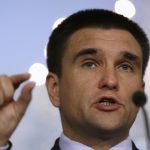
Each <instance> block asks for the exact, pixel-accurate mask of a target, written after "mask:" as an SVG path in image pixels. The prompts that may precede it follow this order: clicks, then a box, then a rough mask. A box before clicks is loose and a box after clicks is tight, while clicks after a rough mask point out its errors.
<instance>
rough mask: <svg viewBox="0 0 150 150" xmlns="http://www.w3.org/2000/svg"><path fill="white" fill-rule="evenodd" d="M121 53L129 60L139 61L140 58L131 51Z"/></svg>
mask: <svg viewBox="0 0 150 150" xmlns="http://www.w3.org/2000/svg"><path fill="white" fill-rule="evenodd" d="M121 55H122V56H123V58H125V59H128V60H131V61H139V60H140V58H139V57H138V56H137V55H135V54H133V53H131V52H128V51H123V52H121Z"/></svg>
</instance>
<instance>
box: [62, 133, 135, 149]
mask: <svg viewBox="0 0 150 150" xmlns="http://www.w3.org/2000/svg"><path fill="white" fill-rule="evenodd" d="M59 146H60V149H61V150H94V149H93V148H91V147H88V146H86V145H84V144H82V143H79V142H76V141H74V140H71V139H70V138H68V137H67V136H66V135H64V134H63V133H62V134H61V136H60V140H59ZM120 149H121V150H132V141H131V139H130V138H129V137H128V138H127V139H125V140H124V141H122V142H121V143H119V144H117V145H115V146H113V147H112V148H111V149H110V150H120Z"/></svg>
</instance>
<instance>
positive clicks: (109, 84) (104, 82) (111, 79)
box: [99, 68, 119, 90]
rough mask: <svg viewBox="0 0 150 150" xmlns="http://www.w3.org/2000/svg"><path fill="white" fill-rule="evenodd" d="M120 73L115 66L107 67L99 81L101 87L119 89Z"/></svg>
mask: <svg viewBox="0 0 150 150" xmlns="http://www.w3.org/2000/svg"><path fill="white" fill-rule="evenodd" d="M118 82H119V80H118V75H117V71H116V70H115V69H114V68H113V69H110V68H107V69H105V70H104V71H103V73H102V76H101V79H100V81H99V88H100V89H103V90H118V88H119V85H118Z"/></svg>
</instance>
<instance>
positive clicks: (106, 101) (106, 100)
mask: <svg viewBox="0 0 150 150" xmlns="http://www.w3.org/2000/svg"><path fill="white" fill-rule="evenodd" d="M99 103H100V104H102V105H105V106H110V105H114V104H116V101H115V100H114V99H112V98H102V99H101V100H100V101H99Z"/></svg>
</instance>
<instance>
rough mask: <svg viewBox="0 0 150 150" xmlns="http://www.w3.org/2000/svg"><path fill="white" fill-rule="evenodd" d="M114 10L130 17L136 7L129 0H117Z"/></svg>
mask: <svg viewBox="0 0 150 150" xmlns="http://www.w3.org/2000/svg"><path fill="white" fill-rule="evenodd" d="M115 12H116V13H118V14H122V15H124V16H125V17H128V18H130V19H131V18H132V17H133V16H134V15H135V13H136V9H135V7H134V5H133V3H132V2H131V1H129V0H117V1H116V3H115Z"/></svg>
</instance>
